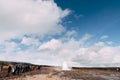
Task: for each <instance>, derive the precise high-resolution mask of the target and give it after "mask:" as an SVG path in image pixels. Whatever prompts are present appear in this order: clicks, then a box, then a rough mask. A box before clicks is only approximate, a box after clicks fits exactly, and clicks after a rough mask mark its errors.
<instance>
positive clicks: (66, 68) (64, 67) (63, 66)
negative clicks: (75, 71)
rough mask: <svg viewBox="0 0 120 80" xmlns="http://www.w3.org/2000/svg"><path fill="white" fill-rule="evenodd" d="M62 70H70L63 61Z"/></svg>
mask: <svg viewBox="0 0 120 80" xmlns="http://www.w3.org/2000/svg"><path fill="white" fill-rule="evenodd" d="M62 70H70V68H69V67H68V65H67V63H66V62H65V61H64V62H63V64H62Z"/></svg>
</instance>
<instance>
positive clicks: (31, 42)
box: [21, 37, 40, 46]
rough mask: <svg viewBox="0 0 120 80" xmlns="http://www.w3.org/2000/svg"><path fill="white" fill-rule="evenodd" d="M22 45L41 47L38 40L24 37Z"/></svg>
mask: <svg viewBox="0 0 120 80" xmlns="http://www.w3.org/2000/svg"><path fill="white" fill-rule="evenodd" d="M21 43H22V44H24V45H28V46H29V45H39V44H40V42H39V40H38V39H34V38H30V37H23V39H22V41H21Z"/></svg>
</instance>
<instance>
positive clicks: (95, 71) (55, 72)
mask: <svg viewBox="0 0 120 80" xmlns="http://www.w3.org/2000/svg"><path fill="white" fill-rule="evenodd" d="M8 64H12V65H15V64H19V65H29V67H30V70H28V71H25V72H20V73H19V74H13V73H10V75H9V76H6V74H7V72H8V70H7V69H8ZM2 65H3V69H2V70H1V71H0V80H120V70H119V67H104V68H98V67H97V68H85V67H84V68H83V67H82V68H78V67H72V68H71V69H68V67H67V65H66V64H65V63H64V64H63V66H59V67H56V66H40V65H33V64H24V63H10V62H7V63H6V62H4V63H2Z"/></svg>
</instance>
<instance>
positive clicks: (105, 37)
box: [101, 35, 109, 39]
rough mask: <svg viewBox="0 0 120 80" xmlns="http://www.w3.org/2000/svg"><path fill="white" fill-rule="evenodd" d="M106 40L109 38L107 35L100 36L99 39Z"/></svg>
mask: <svg viewBox="0 0 120 80" xmlns="http://www.w3.org/2000/svg"><path fill="white" fill-rule="evenodd" d="M107 38H109V36H107V35H103V36H101V39H107Z"/></svg>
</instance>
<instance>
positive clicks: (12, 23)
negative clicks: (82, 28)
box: [0, 0, 70, 39]
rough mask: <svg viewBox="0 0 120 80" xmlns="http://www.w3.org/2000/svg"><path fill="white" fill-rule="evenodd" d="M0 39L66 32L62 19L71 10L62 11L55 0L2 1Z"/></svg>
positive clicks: (0, 2)
mask: <svg viewBox="0 0 120 80" xmlns="http://www.w3.org/2000/svg"><path fill="white" fill-rule="evenodd" d="M0 12H1V13H0V34H4V36H0V39H6V38H7V39H9V38H11V37H16V36H18V35H25V34H37V35H40V36H45V35H54V34H60V33H61V32H63V31H64V27H63V26H62V25H61V22H62V19H63V18H64V17H65V16H67V15H68V14H69V12H70V10H68V9H65V10H62V9H61V8H60V7H58V6H57V4H56V3H55V2H54V1H53V0H49V1H43V0H36V1H34V0H11V1H10V0H0Z"/></svg>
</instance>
